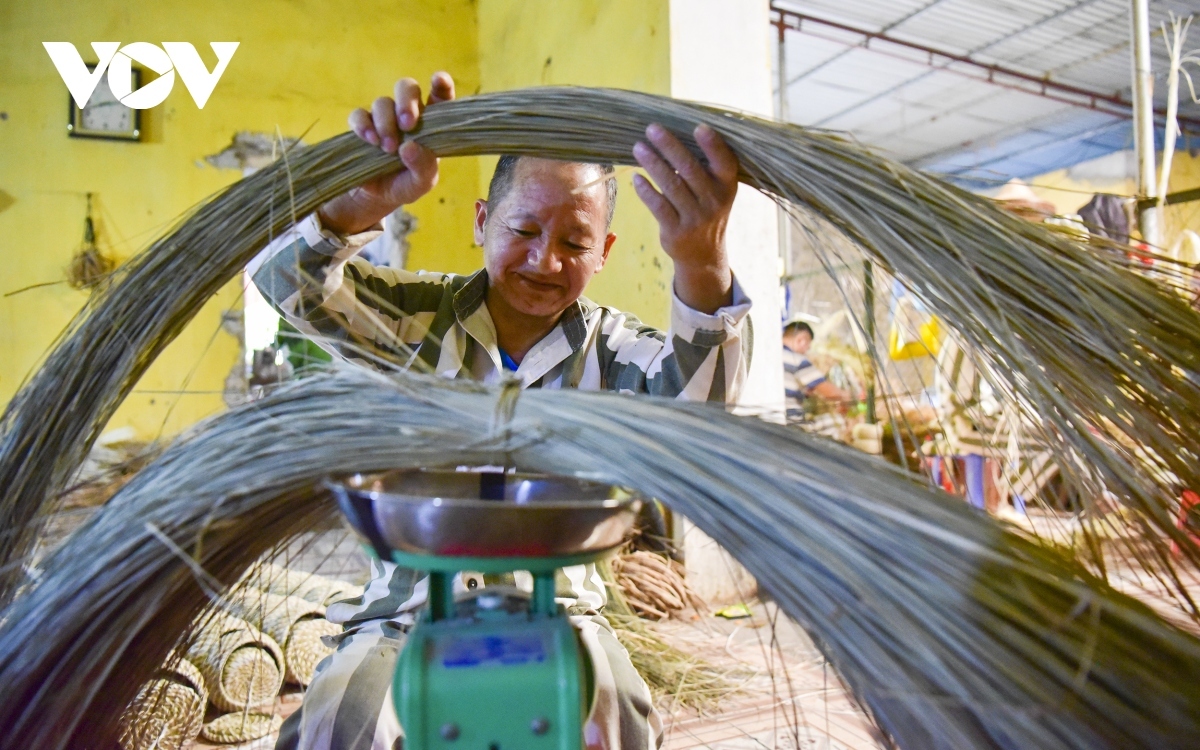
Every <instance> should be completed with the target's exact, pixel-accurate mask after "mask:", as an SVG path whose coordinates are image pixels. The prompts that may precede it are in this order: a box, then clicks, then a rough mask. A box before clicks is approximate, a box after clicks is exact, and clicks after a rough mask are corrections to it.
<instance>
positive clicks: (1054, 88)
mask: <svg viewBox="0 0 1200 750" xmlns="http://www.w3.org/2000/svg"><path fill="white" fill-rule="evenodd" d="M771 10H772V12H774V13H775V14H777V17H776V18H775V19H774V20H773V21H772V23H773V24H776V25H778V26H780V27H781V28H788V29H791V30H793V31H800V32H803V31H804V29H803V25H804V24H806V23H807V24H816V25H818V26H824V27H827V28H833V29H837V30H839V31H844V32H849V33H852V34H858V35H860V36H862V37H863V38H864V44H863V46H864V48H868V49H869V48H870V47H869V45H870V42H871V40H878V41H880V42H884V43H887V44H891V45H895V46H898V47H902V48H906V49H910V50H915V51H918V52H921V53H923V54H925V55H926V56H927V61H926V64H927V65H929V66H930V67H931V68H935V70H942V71H945V72H959V71H952V70H949V69H948V67H947V66H949V65H952V64H960V65H963V66H967V67H969V68H971V69H974V70H977V71H979V72H980V73H982V75H981V76H973V75H972V76H968V77H970V78H973V79H975V80H979V81H983V82H985V83H988V84H992V85H997V86H1005V87H1007V88H1011V89H1015V90H1017V91H1022V92H1024V93H1027V94H1033V95H1035V96H1043V97H1046V98H1049V99H1054V100H1056V101H1061V102H1063V103H1065V104H1071V105H1073V106H1077V107H1084V108H1086V109H1093V110H1097V111H1100V112H1105V113H1107V114H1113V115H1116V116H1118V117H1125V118H1130V117H1132V116H1133V111H1132V110H1133V104H1132V102H1129V101H1126V100H1125V99H1124V98H1122V97H1121V96H1120V95H1119V94H1108V93H1104V92H1101V91H1094V90H1091V89H1086V88H1083V87H1081V86H1073V85H1071V84H1066V83H1059V82H1058V81H1053V80H1050V79H1048V78H1040V77H1038V76H1036V75H1032V74H1030V73H1025V72H1023V71H1019V70H1015V69H1013V68H1009V67H1006V66H1003V65H996V64H992V63H985V62H981V61H979V60H976V59H974V58H973V57H971V56H970V55H959V54H955V53H953V52H946V51H945V50H940V49H937V48H935V47H931V46H928V45H925V44H920V43H917V42H909V41H906V40H903V39H897V38H896V37H893V36H890V35H888V34H887V33H886V32H882V31H871V30H869V29H863V28H859V27H856V26H851V25H849V24H844V23H839V22H837V21H830V20H828V19H824V18H820V17H817V16H812V15H808V14H806V13H800V12H798V11H794V10H789V9H787V8H783V7H780V6H778V5H776V4H775V3H774V2H772V3H771ZM1028 28H1032V26H1031V27H1026V29H1025V30H1027V29H1028ZM988 46H991V45H988ZM876 51H878V50H876ZM939 61H940V62H942V64H941V65H937V63H938V62H939ZM932 72H933V71H931V73H932ZM926 75H929V73H926V74H923V75H921V76H918V78H916V79H912V80H910V81H907V82H905V83H902V84H900V85H898V86H895V87H893V88H891V89H889V90H887V91H884V92H882V93H880V94H878V95H876V96H873V97H871V98H869V99H867V100H866V101H864V102H860V103H859V104H857V105H855V106H854V107H851V108H850V109H848V110H845V111H843V112H840V113H838V115H834V116H833V117H837V116H840V115H841V114H845V113H846V112H849V111H851V110H853V109H855V108H857V107H859V106H862V105H864V104H866V103H868V102H870V101H874V100H876V99H878V98H880V97H882V96H886V95H888V94H890V93H893V92H894V91H896V90H897V89H899V88H903V87H904V86H906V85H908V84H910V83H913V82H914V81H916V80H919V79H922V78H924V77H925V76H926ZM964 75H965V74H964ZM1030 84H1032V85H1033V86H1035V87H1036V88H1029V85H1030ZM1155 114H1157V115H1160V116H1162V117H1163V118H1165V116H1166V110H1165V109H1161V108H1159V109H1156V110H1155ZM829 119H831V118H826V120H825V121H826V122H827V121H828V120H829ZM1178 120H1179V124H1180V127H1181V128H1182V127H1187V128H1188V129H1190V130H1192V131H1194V132H1195V131H1200V119H1197V118H1192V117H1182V116H1181V117H1179V118H1178ZM820 124H821V123H818V125H820Z"/></svg>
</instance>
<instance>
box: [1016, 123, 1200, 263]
mask: <svg viewBox="0 0 1200 750" xmlns="http://www.w3.org/2000/svg"><path fill="white" fill-rule="evenodd" d="M1181 145H1182V144H1181ZM1158 164H1159V166H1160V168H1161V165H1162V153H1161V152H1159V154H1158ZM1028 182H1029V184H1030V186H1031V188H1032V189H1033V191H1034V192H1035V193H1037V194H1038V195H1039V196H1040V197H1042V198H1044V199H1045V200H1048V201H1050V202H1051V203H1053V204H1054V206H1055V208H1056V209H1058V212H1059V213H1064V214H1073V213H1077V212H1078V211H1079V209H1080V208H1082V207H1083V206H1084V205H1086V204H1087V202H1088V201H1089V200H1091V199H1092V195H1093V194H1095V193H1112V194H1114V195H1134V194H1135V193H1136V192H1137V182H1136V180H1134V179H1133V178H1132V177H1127V178H1124V179H1115V178H1114V179H1107V180H1098V181H1097V180H1082V179H1076V178H1073V176H1072V170H1069V169H1060V170H1057V171H1054V172H1049V173H1047V174H1044V175H1040V176H1038V177H1034V178H1031V179H1030V180H1028ZM1196 187H1200V155H1198V156H1192V155H1191V154H1189V153H1188V152H1187V151H1183V150H1178V151H1176V152H1175V156H1174V158H1173V159H1172V162H1171V180H1170V184H1169V186H1168V188H1167V192H1168V193H1176V192H1180V191H1183V190H1190V189H1192V188H1196ZM1164 217H1165V218H1164V222H1163V230H1164V238H1163V244H1164V245H1165V247H1166V248H1167V249H1170V248H1171V246H1172V245H1173V244H1174V242H1175V240H1176V238H1178V237H1179V234H1180V233H1181V232H1182V231H1183V230H1185V229H1190V230H1192V231H1193V232H1200V201H1193V202H1191V203H1182V204H1176V205H1174V206H1167V207H1166V209H1165V211H1164Z"/></svg>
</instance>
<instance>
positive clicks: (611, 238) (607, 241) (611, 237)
mask: <svg viewBox="0 0 1200 750" xmlns="http://www.w3.org/2000/svg"><path fill="white" fill-rule="evenodd" d="M616 241H617V235H615V234H613V233H612V232H609V233H608V236H607V237H605V238H604V253H603V254H602V255H601V256H600V263H599V265H597V266H596V271H595V273H599V272H600V270H601V269H602V268H604V264H605V263H607V262H608V251H609V250H612V246H613V243H614V242H616Z"/></svg>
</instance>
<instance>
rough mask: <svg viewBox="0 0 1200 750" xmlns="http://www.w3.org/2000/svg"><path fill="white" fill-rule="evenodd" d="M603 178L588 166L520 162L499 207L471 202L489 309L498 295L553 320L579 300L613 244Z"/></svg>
mask: <svg viewBox="0 0 1200 750" xmlns="http://www.w3.org/2000/svg"><path fill="white" fill-rule="evenodd" d="M601 177H603V175H602V174H601V172H600V170H599V169H598V168H596V167H592V166H586V165H582V164H570V163H567V162H559V161H553V160H549V159H533V158H523V159H521V160H520V161H519V162H517V165H516V168H515V172H514V175H513V183H512V187H511V188H510V189H509V191H508V194H507V195H505V196H504V197H503V199H501V200H500V201H499V205H496V206H489V205H488V204H487V201H482V200H481V201H476V203H475V241H476V242H477V243H479V244H481V245H483V262H484V267H485V268H486V269H487V273H488V282H489V301H491V296H490V295H492V294H497V295H499V296H500V298H501V300H500V301H501V302H502V304H504V305H507V307H509V308H511V309H513V310H515V311H517V312H519V313H522V314H525V315H530V316H536V317H553V316H556V315H558V314H559V313H561V312H562V311H563V310H565V309H566V308H567V306H568V305H570V304H571V303H572V302H574V301H575V300H577V299H579V296H580V295H581V294H583V290H584V288H585V287H586V286H587V285H588V282H589V281H590V280H591V278H592V276H593V275H594V274H595V273H596V272H598V271H599V270H600V269H601V268H603V267H604V262H605V261H606V260H607V259H608V251H609V249H610V248H611V247H612V243H613V241H615V240H616V239H617V236H616V235H615V234H611V233H609V232H608V229H607V227H606V223H607V215H608V196H607V194H606V191H605V186H604V182H603V180H601V179H600V178H601ZM589 184H590V187H587V188H584V186H585V185H589ZM493 312H495V311H493Z"/></svg>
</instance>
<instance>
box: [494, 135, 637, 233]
mask: <svg viewBox="0 0 1200 750" xmlns="http://www.w3.org/2000/svg"><path fill="white" fill-rule="evenodd" d="M520 160H521V157H520V156H519V155H516V154H505V155H504V156H501V157H500V160H499V161H497V162H496V171H495V172H492V181H491V182H490V183H488V195H487V202H488V205H489V206H496V205H499V203H500V201H502V200H504V196H506V195H508V191H509V190H511V189H512V185H513V177H514V176H515V175H516V172H517V162H519V161H520ZM578 163H579V164H584V165H585V166H589V167H596V168H597V169H599V170H600V174H602V175H608V179H607V180H605V182H604V192H605V195H606V196H607V198H608V214H607V216H605V220H604V228H605V229H608V228H609V227H610V226H612V220H613V212H614V211H616V210H617V180H616V178H615V177H613V173H614V171H615V170H614V169H613V165H612V164H594V163H589V162H578ZM490 215H491V214H489V216H490Z"/></svg>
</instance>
